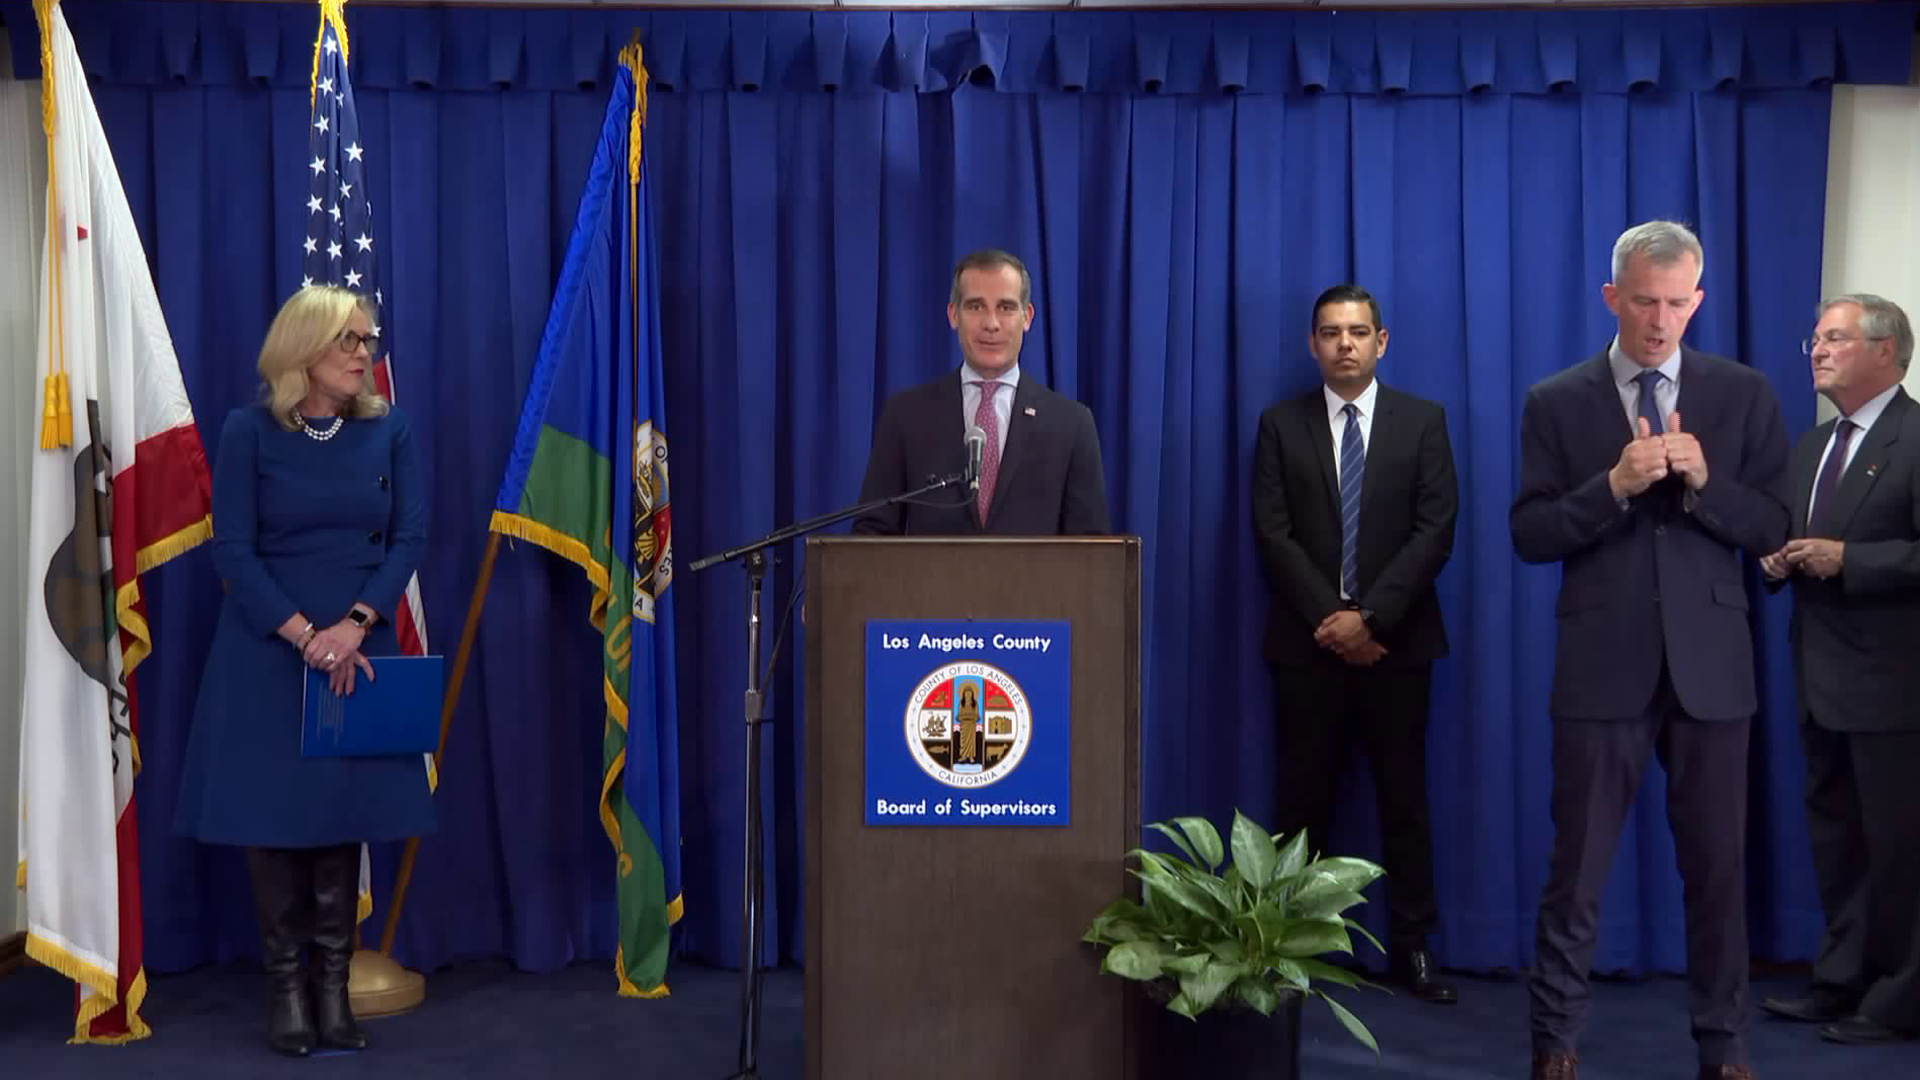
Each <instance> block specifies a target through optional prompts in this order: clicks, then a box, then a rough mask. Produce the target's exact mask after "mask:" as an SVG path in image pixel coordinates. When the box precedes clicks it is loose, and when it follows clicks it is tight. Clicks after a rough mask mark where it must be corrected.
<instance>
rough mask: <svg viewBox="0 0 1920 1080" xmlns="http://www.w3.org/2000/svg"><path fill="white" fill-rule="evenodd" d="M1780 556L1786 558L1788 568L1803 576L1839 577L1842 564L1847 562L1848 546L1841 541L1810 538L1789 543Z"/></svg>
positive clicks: (1782, 549) (1781, 550)
mask: <svg viewBox="0 0 1920 1080" xmlns="http://www.w3.org/2000/svg"><path fill="white" fill-rule="evenodd" d="M1780 554H1781V555H1783V556H1785V557H1786V560H1787V565H1788V566H1790V567H1792V568H1793V569H1795V570H1798V571H1800V572H1801V573H1803V574H1807V575H1809V576H1811V577H1817V578H1830V577H1836V576H1838V575H1839V573H1840V567H1841V564H1842V563H1844V562H1846V557H1847V545H1846V544H1845V543H1844V542H1843V541H1840V540H1826V539H1816V538H1811V537H1808V538H1803V539H1800V540H1789V541H1787V546H1786V547H1783V548H1781V549H1780Z"/></svg>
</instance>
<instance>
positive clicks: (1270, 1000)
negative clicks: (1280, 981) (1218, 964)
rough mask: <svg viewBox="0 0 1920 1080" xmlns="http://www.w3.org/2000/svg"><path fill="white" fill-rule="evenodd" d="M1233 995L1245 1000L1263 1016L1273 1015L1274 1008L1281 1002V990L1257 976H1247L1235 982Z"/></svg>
mask: <svg viewBox="0 0 1920 1080" xmlns="http://www.w3.org/2000/svg"><path fill="white" fill-rule="evenodd" d="M1233 996H1234V997H1236V998H1238V999H1239V1000H1241V1001H1243V1002H1245V1003H1246V1005H1247V1007H1248V1008H1250V1009H1252V1010H1253V1011H1254V1012H1257V1013H1259V1014H1260V1015H1261V1016H1272V1015H1273V1010H1274V1009H1275V1008H1276V1007H1278V1006H1279V1004H1280V992H1279V991H1278V990H1275V989H1274V988H1273V987H1271V986H1268V985H1267V984H1266V983H1264V982H1261V981H1260V980H1259V979H1255V978H1245V979H1241V980H1240V981H1239V982H1236V983H1234V984H1233Z"/></svg>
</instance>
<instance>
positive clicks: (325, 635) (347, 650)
mask: <svg viewBox="0 0 1920 1080" xmlns="http://www.w3.org/2000/svg"><path fill="white" fill-rule="evenodd" d="M366 639H367V632H366V631H365V630H362V629H360V628H359V627H357V626H355V625H353V624H352V623H351V622H348V621H347V620H345V619H341V620H340V621H339V622H337V623H334V624H333V625H332V626H329V627H327V628H326V629H325V630H322V631H320V632H319V633H317V634H315V635H313V640H312V641H309V642H307V647H306V649H305V650H303V651H302V654H301V655H303V656H304V657H306V661H307V663H308V664H310V665H312V666H313V667H316V668H319V669H320V670H321V671H325V672H329V673H330V672H332V671H333V669H334V668H336V667H338V666H340V664H341V662H342V661H343V660H345V659H346V658H347V657H348V656H350V655H352V654H353V653H355V652H358V651H359V649H360V643H361V642H363V641H365V640H366Z"/></svg>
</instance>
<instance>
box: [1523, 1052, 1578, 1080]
mask: <svg viewBox="0 0 1920 1080" xmlns="http://www.w3.org/2000/svg"><path fill="white" fill-rule="evenodd" d="M1532 1080H1580V1058H1579V1056H1578V1055H1577V1054H1570V1053H1568V1052H1567V1051H1565V1050H1535V1051H1534V1052H1533V1076H1532Z"/></svg>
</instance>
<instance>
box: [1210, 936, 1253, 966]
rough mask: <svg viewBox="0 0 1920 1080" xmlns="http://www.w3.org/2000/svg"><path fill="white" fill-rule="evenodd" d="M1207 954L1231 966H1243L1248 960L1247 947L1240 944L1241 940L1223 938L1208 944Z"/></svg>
mask: <svg viewBox="0 0 1920 1080" xmlns="http://www.w3.org/2000/svg"><path fill="white" fill-rule="evenodd" d="M1207 952H1209V953H1211V954H1212V955H1213V958H1214V959H1216V960H1220V961H1223V962H1225V963H1229V964H1242V963H1245V962H1246V959H1247V947H1246V946H1244V945H1242V944H1240V939H1239V938H1221V939H1220V940H1218V941H1209V942H1207Z"/></svg>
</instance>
